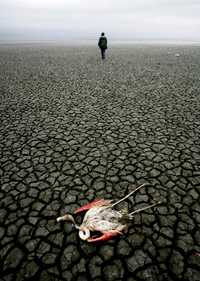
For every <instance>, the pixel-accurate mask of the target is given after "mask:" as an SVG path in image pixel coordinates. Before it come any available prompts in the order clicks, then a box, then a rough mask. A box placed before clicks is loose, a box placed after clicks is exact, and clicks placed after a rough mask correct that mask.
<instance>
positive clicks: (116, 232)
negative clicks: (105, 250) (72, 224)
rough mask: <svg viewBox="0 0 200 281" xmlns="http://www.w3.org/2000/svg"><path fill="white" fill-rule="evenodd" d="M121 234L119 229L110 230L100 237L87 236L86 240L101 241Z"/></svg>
mask: <svg viewBox="0 0 200 281" xmlns="http://www.w3.org/2000/svg"><path fill="white" fill-rule="evenodd" d="M117 235H122V232H120V231H119V230H110V231H108V232H105V233H103V234H102V235H101V236H100V237H97V238H92V237H91V238H88V239H87V241H88V242H90V243H93V242H103V241H107V240H110V239H112V238H113V237H114V236H117Z"/></svg>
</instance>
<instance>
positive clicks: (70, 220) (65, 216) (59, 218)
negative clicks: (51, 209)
mask: <svg viewBox="0 0 200 281" xmlns="http://www.w3.org/2000/svg"><path fill="white" fill-rule="evenodd" d="M56 221H57V222H60V221H68V222H71V223H73V224H74V225H76V223H75V220H74V218H73V217H72V215H70V214H66V215H64V216H62V217H58V218H57V219H56Z"/></svg>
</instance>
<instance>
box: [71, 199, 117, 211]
mask: <svg viewBox="0 0 200 281" xmlns="http://www.w3.org/2000/svg"><path fill="white" fill-rule="evenodd" d="M111 202H112V200H104V199H95V200H94V201H92V202H90V203H87V204H85V205H83V206H81V207H80V208H78V209H76V210H75V211H74V214H78V213H81V212H84V211H87V210H89V209H91V208H92V207H101V206H110V204H111Z"/></svg>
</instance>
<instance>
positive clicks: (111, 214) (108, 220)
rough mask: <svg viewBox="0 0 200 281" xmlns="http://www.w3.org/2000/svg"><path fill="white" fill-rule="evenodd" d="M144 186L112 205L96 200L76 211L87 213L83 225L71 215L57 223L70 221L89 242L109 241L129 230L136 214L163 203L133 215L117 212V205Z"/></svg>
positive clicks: (110, 201)
mask: <svg viewBox="0 0 200 281" xmlns="http://www.w3.org/2000/svg"><path fill="white" fill-rule="evenodd" d="M144 185H145V184H142V185H140V186H139V187H137V188H136V189H135V190H133V191H132V192H130V193H129V194H128V195H126V196H125V197H123V198H122V199H120V200H119V201H117V202H115V203H112V202H113V200H105V199H96V200H94V201H92V202H90V203H88V204H86V205H83V206H82V207H80V208H78V209H76V210H75V212H74V214H79V213H81V212H84V211H87V212H86V214H85V216H84V219H83V222H82V224H81V225H77V224H76V222H75V220H74V218H73V216H72V215H70V214H65V215H64V216H61V217H58V218H57V222H60V221H68V222H71V223H73V224H74V226H75V227H76V229H78V230H79V237H80V238H81V239H82V240H86V241H87V242H100V241H107V240H109V239H112V238H113V237H114V236H117V235H122V234H123V231H125V230H127V228H128V223H129V222H130V221H131V220H132V219H133V215H134V214H136V213H139V212H142V211H144V210H147V209H150V208H153V207H155V206H156V205H158V204H160V203H161V202H157V203H154V204H152V205H150V206H147V207H143V208H140V209H137V210H135V211H133V212H131V213H128V212H127V211H124V210H121V211H117V210H115V209H114V207H115V206H116V205H117V204H119V203H121V202H122V201H124V200H126V199H127V198H128V197H130V196H131V195H132V194H133V193H135V192H136V191H137V190H139V189H140V188H141V187H143V186H144ZM91 232H100V233H101V236H99V237H96V236H91Z"/></svg>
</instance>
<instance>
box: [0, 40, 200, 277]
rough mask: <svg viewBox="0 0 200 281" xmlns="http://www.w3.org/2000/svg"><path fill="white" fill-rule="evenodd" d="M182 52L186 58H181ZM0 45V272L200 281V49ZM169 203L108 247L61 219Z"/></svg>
mask: <svg viewBox="0 0 200 281" xmlns="http://www.w3.org/2000/svg"><path fill="white" fill-rule="evenodd" d="M177 54H179V56H178V55H177ZM99 56H100V54H99V52H98V50H97V49H95V48H92V47H86V46H85V47H83V48H78V47H75V48H69V47H65V46H60V47H59V46H37V45H35V46H20V45H18V46H1V47H0V73H1V75H0V99H1V103H0V120H1V123H0V151H1V154H0V177H1V187H0V238H1V239H0V268H1V271H0V280H2V281H8V280H18V281H22V280H38V281H39V280H41V281H43V280H67V281H68V280H81V281H82V280H93V281H97V280H99V281H100V280H105V281H107V280H108V281H111V280H118V281H119V280H128V281H134V280H135V281H141V280H148V281H150V280H152V281H157V280H158V281H164V280H168V281H170V280H177V281H178V280H179V281H199V280H200V256H198V255H197V254H195V253H198V252H199V253H200V189H199V184H200V171H199V167H200V153H199V152H200V142H199V133H200V76H199V73H200V47H192V46H191V47H180V46H154V47H153V46H152V47H151V46H132V47H131V46H129V47H115V48H111V49H110V50H109V51H108V59H107V60H106V61H105V62H102V61H101V60H100V57H99ZM141 183H148V185H147V186H146V187H145V188H144V189H141V190H140V191H138V193H137V194H136V195H135V196H133V197H132V198H130V199H129V200H128V201H127V202H126V203H125V204H124V205H123V206H122V207H127V208H129V209H130V210H133V209H135V208H138V207H141V206H144V205H147V204H150V203H152V202H153V201H157V200H162V202H163V203H162V205H161V206H160V207H159V208H157V209H154V210H148V211H146V212H143V213H142V214H138V215H135V219H134V222H133V223H132V224H131V225H130V227H129V231H128V233H127V234H125V235H124V236H122V237H119V238H117V239H115V240H113V241H110V242H107V243H105V244H103V245H90V244H87V243H85V242H83V241H80V239H79V238H78V235H77V232H76V230H75V229H73V228H72V227H71V226H70V225H68V224H58V223H56V222H55V219H56V217H57V216H59V215H61V214H63V213H64V212H72V211H73V210H74V209H75V208H76V207H78V206H80V205H81V204H84V203H85V202H87V201H89V200H92V199H94V198H97V197H98V198H116V199H118V198H121V197H122V196H123V195H125V194H127V192H128V191H129V190H131V189H133V188H134V187H136V186H138V185H139V184H141Z"/></svg>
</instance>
